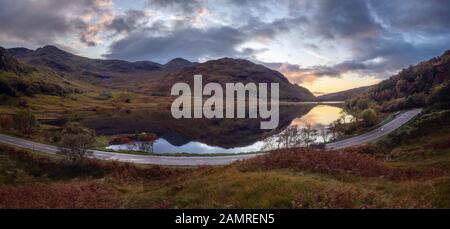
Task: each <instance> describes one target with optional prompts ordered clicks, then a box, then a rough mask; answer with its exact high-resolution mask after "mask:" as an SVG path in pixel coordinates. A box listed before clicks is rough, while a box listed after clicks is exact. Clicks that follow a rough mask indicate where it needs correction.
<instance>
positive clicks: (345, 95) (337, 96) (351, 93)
mask: <svg viewBox="0 0 450 229" xmlns="http://www.w3.org/2000/svg"><path fill="white" fill-rule="evenodd" d="M369 89H370V86H367V87H358V88H353V89H350V90H345V91H340V92H335V93H330V94H325V95H321V96H318V97H317V99H318V100H319V101H346V100H348V99H353V98H356V97H358V96H360V95H362V94H363V93H365V92H367V91H369Z"/></svg>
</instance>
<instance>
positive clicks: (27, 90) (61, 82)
mask: <svg viewBox="0 0 450 229" xmlns="http://www.w3.org/2000/svg"><path fill="white" fill-rule="evenodd" d="M79 92H80V90H79V89H77V88H76V86H74V85H73V84H72V83H71V82H69V81H67V80H66V79H63V78H62V77H60V76H59V75H57V74H55V73H54V72H52V71H49V70H44V69H39V68H35V67H30V66H28V65H26V64H23V63H21V62H20V61H18V60H17V59H15V58H14V57H13V56H12V55H11V54H10V53H9V52H8V51H7V50H6V49H4V48H2V47H0V95H2V96H10V97H19V96H21V95H25V96H32V95H35V94H48V95H65V94H69V93H79ZM3 99H4V97H2V100H3Z"/></svg>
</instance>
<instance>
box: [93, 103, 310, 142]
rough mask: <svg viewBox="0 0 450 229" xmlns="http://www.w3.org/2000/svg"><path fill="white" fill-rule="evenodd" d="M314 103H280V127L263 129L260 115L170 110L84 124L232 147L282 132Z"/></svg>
mask: <svg viewBox="0 0 450 229" xmlns="http://www.w3.org/2000/svg"><path fill="white" fill-rule="evenodd" d="M314 106H316V105H315V104H308V105H301V106H281V107H280V122H279V127H278V128H277V129H274V130H261V129H260V122H261V120H260V119H179V120H176V119H174V118H172V115H171V114H170V110H164V111H157V112H155V111H146V110H138V111H132V112H131V113H130V114H127V113H125V112H120V113H118V114H113V115H111V114H105V115H100V116H96V117H90V118H87V119H85V121H84V124H85V125H86V126H89V127H90V128H93V129H95V130H96V131H97V133H98V134H103V135H113V134H131V133H140V132H152V133H156V134H158V136H161V137H162V138H164V139H166V140H167V141H168V142H170V143H171V144H173V145H176V146H181V145H184V144H186V143H188V142H190V141H193V140H195V141H199V142H203V143H205V144H208V145H212V146H220V147H224V148H231V147H242V146H247V145H250V144H253V143H254V142H256V141H259V140H261V139H262V138H263V137H267V136H271V135H273V134H277V133H279V132H281V131H282V130H283V129H284V128H286V127H287V126H288V125H289V124H290V123H291V121H292V120H294V119H295V118H299V117H301V116H303V115H305V114H307V113H308V112H309V111H310V110H311V109H312V108H313V107H314Z"/></svg>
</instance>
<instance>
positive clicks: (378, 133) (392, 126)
mask: <svg viewBox="0 0 450 229" xmlns="http://www.w3.org/2000/svg"><path fill="white" fill-rule="evenodd" d="M420 112H422V109H413V110H409V111H406V112H404V113H401V114H399V115H397V117H395V118H394V119H393V120H391V121H390V122H388V123H386V124H384V125H383V126H381V127H379V128H377V129H375V130H372V131H370V132H368V133H365V134H362V135H359V136H356V137H353V138H349V139H345V140H342V141H339V142H333V143H330V144H327V145H326V149H329V150H333V149H343V148H347V147H352V146H356V145H361V144H364V143H368V142H371V141H374V140H377V139H379V138H381V137H383V136H385V135H387V134H389V133H391V132H393V131H394V130H396V129H397V128H399V127H401V126H402V125H403V124H405V123H407V122H408V121H409V120H411V119H412V118H414V117H416V116H417V115H418V114H420Z"/></svg>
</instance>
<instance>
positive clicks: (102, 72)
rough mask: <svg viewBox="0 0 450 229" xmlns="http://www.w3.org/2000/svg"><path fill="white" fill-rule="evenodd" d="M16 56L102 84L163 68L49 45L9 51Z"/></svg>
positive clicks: (29, 62)
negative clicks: (93, 56) (86, 54)
mask: <svg viewBox="0 0 450 229" xmlns="http://www.w3.org/2000/svg"><path fill="white" fill-rule="evenodd" d="M8 52H9V53H11V54H12V55H13V56H14V57H16V58H18V59H19V60H21V61H23V62H25V63H28V64H30V65H33V66H38V67H47V68H50V69H52V70H53V71H55V72H57V73H58V74H60V75H61V76H64V77H67V78H69V79H80V80H84V81H88V82H93V83H98V82H99V81H101V80H103V79H108V78H115V77H124V76H125V75H127V74H130V75H131V74H139V73H143V72H147V71H154V70H160V69H161V65H160V64H158V63H154V62H150V61H137V62H128V61H123V60H101V59H89V58H86V57H81V56H77V55H74V54H72V53H69V52H66V51H63V50H61V49H58V48H57V47H54V46H45V47H43V48H39V49H36V50H35V51H33V50H29V49H25V48H13V49H8Z"/></svg>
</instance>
